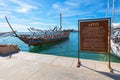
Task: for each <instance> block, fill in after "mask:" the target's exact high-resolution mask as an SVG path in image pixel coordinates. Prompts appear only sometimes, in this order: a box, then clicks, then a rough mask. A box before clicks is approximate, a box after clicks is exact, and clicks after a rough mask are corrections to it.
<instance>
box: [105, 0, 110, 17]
mask: <svg viewBox="0 0 120 80" xmlns="http://www.w3.org/2000/svg"><path fill="white" fill-rule="evenodd" d="M109 6H110V0H108V2H107V9H106V17H108V11H109Z"/></svg>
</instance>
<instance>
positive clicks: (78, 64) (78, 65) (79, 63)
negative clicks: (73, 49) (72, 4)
mask: <svg viewBox="0 0 120 80" xmlns="http://www.w3.org/2000/svg"><path fill="white" fill-rule="evenodd" d="M80 65H81V61H80V25H79V21H78V63H77V67H80Z"/></svg>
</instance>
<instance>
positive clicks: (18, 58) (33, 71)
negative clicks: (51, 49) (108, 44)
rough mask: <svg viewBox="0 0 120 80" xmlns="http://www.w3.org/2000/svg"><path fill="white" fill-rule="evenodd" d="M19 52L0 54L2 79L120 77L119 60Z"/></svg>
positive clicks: (103, 79) (104, 79)
mask: <svg viewBox="0 0 120 80" xmlns="http://www.w3.org/2000/svg"><path fill="white" fill-rule="evenodd" d="M81 62H82V65H81V67H80V68H77V67H76V65H77V59H76V58H68V57H61V56H53V55H44V54H35V53H28V52H19V53H17V54H14V55H13V56H12V57H11V58H9V57H0V80H120V63H111V65H112V68H113V71H114V73H110V72H109V69H108V67H107V64H108V62H100V61H93V60H85V59H81Z"/></svg>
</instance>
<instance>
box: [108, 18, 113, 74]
mask: <svg viewBox="0 0 120 80" xmlns="http://www.w3.org/2000/svg"><path fill="white" fill-rule="evenodd" d="M109 23H110V25H109V28H108V29H109V31H108V35H109V38H108V39H109V43H108V61H109V62H108V68H109V70H110V72H111V73H113V69H112V68H111V63H110V59H111V54H110V47H111V41H110V40H111V19H109Z"/></svg>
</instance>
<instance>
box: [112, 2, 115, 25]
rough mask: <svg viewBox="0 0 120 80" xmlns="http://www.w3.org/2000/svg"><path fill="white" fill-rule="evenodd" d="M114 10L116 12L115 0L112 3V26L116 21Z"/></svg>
mask: <svg viewBox="0 0 120 80" xmlns="http://www.w3.org/2000/svg"><path fill="white" fill-rule="evenodd" d="M114 12H115V0H113V4H112V26H113V23H114Z"/></svg>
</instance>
